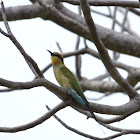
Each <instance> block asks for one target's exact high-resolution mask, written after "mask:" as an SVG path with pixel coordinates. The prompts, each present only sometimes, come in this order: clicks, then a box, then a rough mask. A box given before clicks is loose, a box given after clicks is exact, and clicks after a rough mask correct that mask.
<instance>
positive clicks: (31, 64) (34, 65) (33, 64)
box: [1, 2, 44, 78]
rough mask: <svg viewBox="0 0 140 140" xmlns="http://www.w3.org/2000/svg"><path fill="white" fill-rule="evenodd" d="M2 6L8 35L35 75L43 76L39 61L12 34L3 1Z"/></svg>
mask: <svg viewBox="0 0 140 140" xmlns="http://www.w3.org/2000/svg"><path fill="white" fill-rule="evenodd" d="M1 7H2V17H3V20H4V24H5V27H6V29H7V32H8V37H9V38H10V40H11V41H12V42H13V43H14V44H15V46H16V47H17V49H18V50H19V51H20V53H21V54H22V55H23V57H24V58H25V60H26V62H27V64H28V65H29V67H30V69H31V70H32V72H33V73H34V74H35V76H38V77H40V78H43V77H44V76H43V74H42V73H41V71H40V69H39V67H38V65H37V63H36V62H35V61H34V60H33V59H32V58H31V57H30V56H29V55H28V54H27V53H26V52H25V50H24V49H23V48H22V46H21V45H20V43H19V42H18V41H17V39H16V38H15V36H14V35H13V34H12V32H11V29H10V26H9V24H8V22H7V17H6V13H5V8H4V4H3V2H1Z"/></svg>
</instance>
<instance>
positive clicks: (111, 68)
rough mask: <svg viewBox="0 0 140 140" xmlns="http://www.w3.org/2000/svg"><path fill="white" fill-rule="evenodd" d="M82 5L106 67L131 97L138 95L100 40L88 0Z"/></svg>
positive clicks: (91, 34)
mask: <svg viewBox="0 0 140 140" xmlns="http://www.w3.org/2000/svg"><path fill="white" fill-rule="evenodd" d="M80 2H81V7H82V10H83V13H84V17H85V20H86V23H87V26H88V28H89V32H90V36H91V39H92V40H93V42H94V43H95V45H96V47H97V49H98V51H99V55H100V58H101V59H102V61H103V63H104V65H105V67H106V69H107V70H108V72H109V73H110V75H111V76H112V78H113V79H114V80H115V81H116V82H117V83H118V84H119V85H120V86H121V87H122V88H123V90H124V91H125V92H126V93H127V94H128V96H129V97H130V98H133V97H135V96H137V95H138V93H137V92H136V91H135V90H134V89H133V88H132V87H131V85H130V84H129V83H128V82H127V81H126V80H125V79H123V77H122V76H121V75H120V74H119V72H118V71H117V69H116V68H115V66H114V64H113V63H112V61H111V59H110V57H109V54H108V52H107V50H106V49H105V47H104V44H103V43H102V41H101V40H100V38H99V36H98V33H97V31H96V27H95V24H94V21H93V20H92V17H91V13H90V8H89V5H88V3H87V1H86V0H80Z"/></svg>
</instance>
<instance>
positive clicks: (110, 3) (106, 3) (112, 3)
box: [58, 0, 140, 8]
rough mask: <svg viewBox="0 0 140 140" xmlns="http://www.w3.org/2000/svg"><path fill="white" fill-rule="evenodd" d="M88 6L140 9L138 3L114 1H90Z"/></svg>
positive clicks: (69, 0)
mask: <svg viewBox="0 0 140 140" xmlns="http://www.w3.org/2000/svg"><path fill="white" fill-rule="evenodd" d="M58 1H59V2H66V3H69V4H73V5H80V1H79V0H58ZM88 4H89V5H91V6H120V7H132V8H140V3H139V2H138V1H121V0H118V1H114V0H107V1H104V0H100V1H95V0H88Z"/></svg>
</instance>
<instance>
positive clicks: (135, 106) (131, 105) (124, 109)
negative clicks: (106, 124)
mask: <svg viewBox="0 0 140 140" xmlns="http://www.w3.org/2000/svg"><path fill="white" fill-rule="evenodd" d="M0 85H1V86H5V87H8V88H12V89H31V88H34V87H40V86H43V87H45V88H47V89H48V90H49V91H51V92H53V93H54V94H55V95H57V97H58V98H60V99H61V100H63V101H66V102H67V101H71V103H70V106H71V107H74V108H79V109H82V110H85V108H83V107H82V106H81V105H80V104H77V102H75V100H74V99H73V98H72V97H71V96H70V95H69V94H68V93H67V91H66V90H65V89H63V88H61V87H58V86H57V85H55V84H53V83H51V82H49V81H48V80H46V79H44V78H39V79H35V80H34V81H31V82H12V81H8V80H4V79H2V78H0ZM90 106H91V109H92V110H93V111H94V112H97V113H101V114H111V115H125V114H129V113H133V112H138V111H139V110H140V98H139V97H136V98H134V99H131V101H130V102H128V103H127V104H124V105H121V106H110V105H104V104H97V103H91V102H90ZM88 116H90V115H88Z"/></svg>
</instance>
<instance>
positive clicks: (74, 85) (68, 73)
mask: <svg viewBox="0 0 140 140" xmlns="http://www.w3.org/2000/svg"><path fill="white" fill-rule="evenodd" d="M61 72H62V74H63V75H64V76H65V77H66V78H67V80H68V81H69V84H70V85H71V87H72V89H73V90H74V91H76V93H77V94H78V95H79V96H80V97H81V98H82V99H83V100H84V101H85V102H86V103H87V104H88V101H87V99H86V98H85V96H84V94H83V91H82V89H81V87H80V84H79V82H78V80H77V78H76V77H75V76H74V74H73V73H72V72H71V71H70V70H69V69H68V68H67V67H61Z"/></svg>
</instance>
